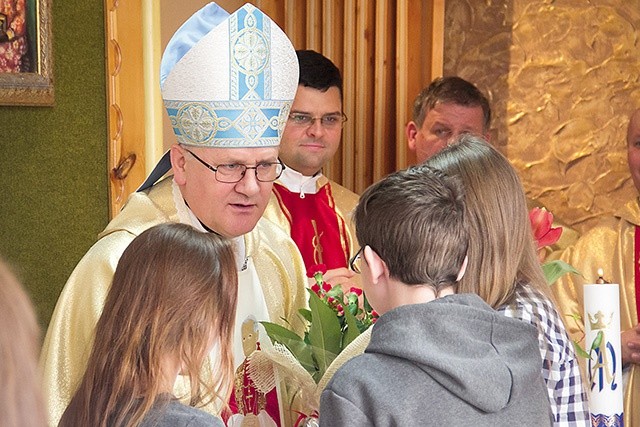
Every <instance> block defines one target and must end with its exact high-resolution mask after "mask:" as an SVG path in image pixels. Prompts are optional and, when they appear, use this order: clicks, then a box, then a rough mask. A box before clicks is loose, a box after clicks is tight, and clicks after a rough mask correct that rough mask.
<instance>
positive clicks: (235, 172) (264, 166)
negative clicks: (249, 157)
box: [184, 148, 284, 184]
mask: <svg viewBox="0 0 640 427" xmlns="http://www.w3.org/2000/svg"><path fill="white" fill-rule="evenodd" d="M184 150H185V151H186V152H188V153H189V154H191V155H192V156H193V157H194V158H195V159H196V160H197V161H199V162H200V163H202V164H203V165H204V166H205V167H206V168H207V169H209V170H211V171H213V173H214V174H215V177H216V180H217V181H219V182H224V183H227V184H233V183H235V182H239V181H240V180H242V178H243V177H244V174H245V173H247V169H253V170H255V172H256V179H257V180H258V181H260V182H272V181H275V180H276V179H278V178H280V175H282V171H283V170H284V165H283V164H282V162H281V161H280V159H278V161H277V162H261V163H258V164H257V165H255V166H247V165H241V164H238V163H233V164H228V165H218V166H212V165H210V164H209V163H207V162H205V161H204V160H202V159H201V158H200V157H198V156H196V155H195V154H194V153H193V152H192V151H191V150H189V149H187V148H185V149H184Z"/></svg>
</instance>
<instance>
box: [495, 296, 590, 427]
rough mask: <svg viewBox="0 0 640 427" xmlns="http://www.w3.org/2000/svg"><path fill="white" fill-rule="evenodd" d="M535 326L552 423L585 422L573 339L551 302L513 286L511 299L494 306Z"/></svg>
mask: <svg viewBox="0 0 640 427" xmlns="http://www.w3.org/2000/svg"><path fill="white" fill-rule="evenodd" d="M498 311H500V312H502V313H503V314H504V315H505V316H508V317H513V318H515V319H520V320H523V321H525V322H528V323H530V324H532V325H533V326H535V327H536V329H537V330H538V340H539V346H540V354H541V355H542V377H543V378H544V380H545V382H546V383H547V391H548V393H549V401H550V402H551V412H552V414H553V425H554V426H563V427H574V426H589V425H591V422H590V418H589V407H588V403H587V394H586V392H585V390H584V387H583V385H582V376H581V374H580V367H579V365H578V360H577V357H576V353H575V350H574V348H573V343H572V342H571V340H570V339H569V336H568V335H567V331H566V329H565V327H564V324H563V323H562V321H561V320H560V315H559V314H558V311H557V310H556V308H555V306H554V305H553V303H552V302H551V301H550V300H549V298H547V297H546V296H544V295H543V294H542V293H540V291H538V290H536V289H534V288H533V287H532V286H529V285H520V286H518V287H517V288H516V293H515V301H514V302H513V303H511V304H507V305H505V306H503V307H501V308H499V309H498Z"/></svg>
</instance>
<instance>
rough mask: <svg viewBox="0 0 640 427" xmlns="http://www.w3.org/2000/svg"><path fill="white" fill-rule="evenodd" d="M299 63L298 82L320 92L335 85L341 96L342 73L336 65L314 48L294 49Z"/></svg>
mask: <svg viewBox="0 0 640 427" xmlns="http://www.w3.org/2000/svg"><path fill="white" fill-rule="evenodd" d="M296 55H298V64H299V65H300V78H299V79H298V84H299V85H302V86H306V87H310V88H313V89H317V90H319V91H322V92H326V91H327V90H328V89H329V88H331V87H334V86H335V87H337V88H338V90H339V91H340V98H342V75H341V74H340V70H339V69H338V67H336V65H335V64H334V63H333V62H331V60H330V59H329V58H327V57H326V56H324V55H322V54H320V53H318V52H316V51H315V50H296Z"/></svg>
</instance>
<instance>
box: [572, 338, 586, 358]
mask: <svg viewBox="0 0 640 427" xmlns="http://www.w3.org/2000/svg"><path fill="white" fill-rule="evenodd" d="M573 348H575V350H576V354H577V355H578V356H580V357H584V358H585V359H589V353H587V352H586V351H584V349H583V348H582V347H581V346H580V344H578V341H573Z"/></svg>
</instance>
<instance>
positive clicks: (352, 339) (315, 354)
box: [251, 264, 378, 426]
mask: <svg viewBox="0 0 640 427" xmlns="http://www.w3.org/2000/svg"><path fill="white" fill-rule="evenodd" d="M308 273H309V274H308V275H309V276H311V277H313V278H314V280H315V283H314V284H313V285H312V286H311V287H310V288H309V289H307V291H308V292H309V305H308V308H303V309H300V310H299V314H300V316H302V318H303V319H304V320H305V323H306V330H305V333H304V335H303V336H299V335H297V334H296V333H295V332H293V331H292V330H290V329H288V328H286V327H283V326H280V325H278V324H275V323H271V322H262V326H263V327H264V329H265V331H266V332H267V334H268V335H269V337H270V338H271V340H272V343H269V344H271V345H267V346H264V347H263V348H262V349H261V351H259V352H255V353H254V355H253V356H252V362H251V363H252V364H254V363H256V364H258V363H263V362H264V361H266V360H268V361H269V362H270V363H273V364H274V365H275V366H276V370H277V374H278V376H279V381H280V383H281V384H284V385H285V387H286V389H287V390H286V395H287V396H288V402H287V404H288V405H289V407H290V408H291V411H292V412H293V413H294V415H297V419H296V420H294V421H293V422H292V423H291V424H292V425H294V426H298V425H303V423H304V422H305V421H304V420H306V419H308V418H310V417H317V416H318V409H319V405H320V394H321V393H322V390H323V389H324V387H325V386H326V384H327V383H328V381H329V379H331V376H332V375H333V374H334V373H335V371H336V370H337V369H338V368H339V367H340V366H341V365H342V363H344V362H345V361H346V360H348V358H349V357H345V355H346V354H347V353H348V354H349V355H353V356H355V355H357V354H361V353H362V352H363V351H364V348H365V347H366V344H367V343H368V340H361V341H363V342H362V343H359V342H358V340H357V338H358V337H360V336H361V334H362V333H363V332H364V331H366V330H367V329H368V328H369V327H370V326H371V325H373V324H374V323H375V321H376V319H377V318H378V315H377V313H376V312H375V311H374V310H373V309H372V308H371V306H370V305H369V304H368V302H367V300H366V298H364V295H363V294H362V290H361V289H359V288H351V289H350V290H348V291H346V292H345V291H344V290H343V289H342V286H341V285H335V286H332V285H330V284H328V283H326V282H325V281H324V278H323V274H324V273H326V267H325V266H324V265H322V264H320V265H316V266H314V267H313V268H312V269H310V271H309V272H308ZM347 347H349V349H348V351H346V352H345V353H343V351H344V350H345V349H346V348H347ZM340 354H343V357H342V358H339V360H336V358H337V357H338V355H340ZM261 359H263V360H262V362H261ZM334 361H335V362H336V363H334ZM282 394H283V393H282V390H281V395H282Z"/></svg>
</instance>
